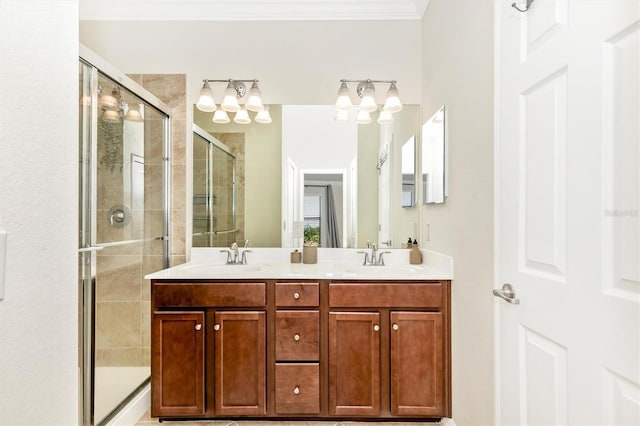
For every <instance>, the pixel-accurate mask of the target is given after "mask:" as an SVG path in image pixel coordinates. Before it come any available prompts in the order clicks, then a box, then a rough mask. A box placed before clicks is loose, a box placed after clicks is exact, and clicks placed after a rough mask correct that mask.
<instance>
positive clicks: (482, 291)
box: [422, 0, 493, 425]
mask: <svg viewBox="0 0 640 426" xmlns="http://www.w3.org/2000/svg"><path fill="white" fill-rule="evenodd" d="M422 22H423V39H422V42H423V53H422V56H423V61H424V62H423V66H422V74H423V99H422V105H423V120H422V121H423V122H424V121H425V120H426V119H427V118H428V117H429V116H431V115H432V114H433V113H434V112H435V111H436V110H437V109H438V108H439V107H440V106H441V105H442V104H445V105H446V108H447V120H448V121H447V129H448V144H449V145H448V153H449V158H448V161H447V167H448V175H449V191H448V192H449V196H448V198H447V199H446V200H445V203H444V204H440V205H428V206H425V207H423V208H422V224H423V225H422V234H423V236H422V239H423V241H424V239H425V236H426V229H425V228H426V224H429V225H430V237H431V241H425V243H424V244H423V247H425V246H426V248H431V249H433V250H436V251H440V252H442V253H446V254H448V255H451V256H453V258H454V260H455V279H454V281H453V287H452V304H453V317H452V328H453V336H452V345H453V347H452V358H453V419H454V420H455V422H456V424H458V425H471V424H475V425H488V424H493V300H492V298H493V297H492V295H491V290H492V288H493V282H492V280H493V195H492V194H493V2H492V1H488V0H486V1H478V0H463V1H458V2H455V3H452V2H451V1H447V0H431V2H430V3H429V6H428V7H427V11H426V13H425V16H424V19H423V21H422Z"/></svg>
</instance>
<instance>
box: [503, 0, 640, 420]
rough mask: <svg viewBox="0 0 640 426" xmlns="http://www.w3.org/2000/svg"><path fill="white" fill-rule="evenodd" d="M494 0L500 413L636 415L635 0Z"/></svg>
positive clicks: (639, 149)
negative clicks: (516, 4)
mask: <svg viewBox="0 0 640 426" xmlns="http://www.w3.org/2000/svg"><path fill="white" fill-rule="evenodd" d="M522 3H524V2H520V5H522ZM495 5H496V8H497V9H498V10H497V26H498V34H497V47H498V50H497V55H498V57H497V69H496V72H497V80H496V82H497V86H498V89H497V92H496V93H497V95H498V97H497V98H496V101H497V105H498V107H497V122H496V126H497V141H496V151H497V154H496V176H497V177H496V245H497V252H496V259H497V270H496V287H498V288H499V287H501V286H502V284H504V283H510V284H512V285H513V288H514V289H515V291H516V297H517V298H519V299H520V301H521V302H520V304H519V305H515V304H507V303H505V302H504V301H502V300H500V299H496V300H495V303H496V309H497V319H498V321H497V333H498V340H499V343H498V347H497V354H496V357H497V360H496V366H497V372H496V375H497V377H496V379H497V386H496V392H497V394H496V400H497V404H496V407H497V411H496V420H497V422H498V423H501V424H559V423H562V424H590V423H601V424H638V423H639V422H640V398H638V390H639V389H640V384H639V383H640V363H638V359H640V321H638V319H639V318H640V213H639V211H640V172H639V170H640V126H639V124H638V123H639V122H640V120H639V117H640V108H639V103H640V100H639V98H640V84H639V81H640V66H639V59H640V58H639V56H640V2H638V1H637V0H610V1H600V0H591V1H577V0H576V1H568V0H537V1H535V2H534V3H532V5H531V9H530V10H529V11H528V12H526V13H520V12H517V11H515V9H514V8H512V7H511V4H510V2H502V1H496V2H495ZM594 23H597V25H594ZM632 395H635V397H634V396H632Z"/></svg>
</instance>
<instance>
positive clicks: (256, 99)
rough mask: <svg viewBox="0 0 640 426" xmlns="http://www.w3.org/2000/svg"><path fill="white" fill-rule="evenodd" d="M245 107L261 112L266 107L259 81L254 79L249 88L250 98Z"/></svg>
mask: <svg viewBox="0 0 640 426" xmlns="http://www.w3.org/2000/svg"><path fill="white" fill-rule="evenodd" d="M245 108H247V109H248V110H249V111H254V112H260V111H262V110H263V109H264V105H263V104H262V93H261V92H260V89H259V88H258V82H257V81H254V82H253V84H252V85H251V89H249V98H248V99H247V103H246V104H245Z"/></svg>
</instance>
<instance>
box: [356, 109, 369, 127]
mask: <svg viewBox="0 0 640 426" xmlns="http://www.w3.org/2000/svg"><path fill="white" fill-rule="evenodd" d="M356 121H357V122H358V124H369V123H371V113H369V111H365V110H363V109H361V110H360V111H358V117H357V118H356Z"/></svg>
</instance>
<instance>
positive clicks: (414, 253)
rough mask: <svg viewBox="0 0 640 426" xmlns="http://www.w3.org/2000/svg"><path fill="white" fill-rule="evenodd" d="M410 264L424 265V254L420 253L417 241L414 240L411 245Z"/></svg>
mask: <svg viewBox="0 0 640 426" xmlns="http://www.w3.org/2000/svg"><path fill="white" fill-rule="evenodd" d="M409 263H410V264H412V265H419V264H421V263H422V252H421V251H420V247H419V246H418V241H417V240H413V243H411V250H409Z"/></svg>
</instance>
